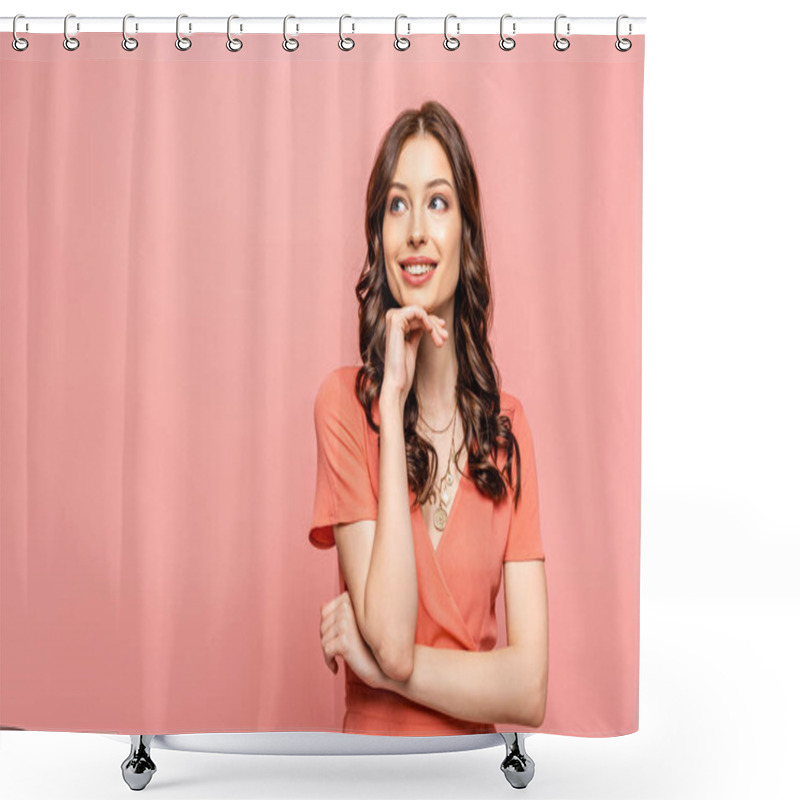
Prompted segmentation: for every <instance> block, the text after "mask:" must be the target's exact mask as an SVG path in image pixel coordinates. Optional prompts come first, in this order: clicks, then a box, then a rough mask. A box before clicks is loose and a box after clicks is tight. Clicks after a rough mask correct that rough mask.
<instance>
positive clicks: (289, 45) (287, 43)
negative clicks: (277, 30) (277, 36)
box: [283, 14, 300, 53]
mask: <svg viewBox="0 0 800 800" xmlns="http://www.w3.org/2000/svg"><path fill="white" fill-rule="evenodd" d="M290 19H297V17H295V16H293V15H292V14H287V15H286V16H285V17H284V18H283V49H284V50H287V51H288V52H290V53H293V52H294V51H295V50H297V48H298V47H300V42H299V41H297V39H293V38H292V37H291V36H287V35H286V22H287V21H288V20H290ZM298 30H299V29H298Z"/></svg>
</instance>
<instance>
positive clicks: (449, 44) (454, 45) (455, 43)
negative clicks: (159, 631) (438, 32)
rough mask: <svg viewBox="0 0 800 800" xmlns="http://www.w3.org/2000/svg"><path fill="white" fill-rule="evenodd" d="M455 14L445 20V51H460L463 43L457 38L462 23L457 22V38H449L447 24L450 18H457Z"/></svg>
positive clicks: (449, 15)
mask: <svg viewBox="0 0 800 800" xmlns="http://www.w3.org/2000/svg"><path fill="white" fill-rule="evenodd" d="M455 16H456V15H455V14H448V15H447V16H446V17H445V18H444V42H443V44H444V49H445V50H458V48H459V46H460V45H461V42H460V41H459V40H458V39H457V38H456V37H457V36H458V34H459V33H460V32H461V23H460V22H456V36H448V35H447V22H448V20H449V19H450V17H455Z"/></svg>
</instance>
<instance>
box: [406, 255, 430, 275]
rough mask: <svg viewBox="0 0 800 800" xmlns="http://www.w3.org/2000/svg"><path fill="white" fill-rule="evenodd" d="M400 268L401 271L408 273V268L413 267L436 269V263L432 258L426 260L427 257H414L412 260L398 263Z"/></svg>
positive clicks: (407, 259) (408, 259)
mask: <svg viewBox="0 0 800 800" xmlns="http://www.w3.org/2000/svg"><path fill="white" fill-rule="evenodd" d="M400 266H401V268H402V269H403V270H405V271H406V272H408V267H413V266H422V267H427V266H430V267H433V269H436V266H437V262H436V261H434V260H433V259H432V258H428V257H427V256H414V257H413V258H405V259H403V260H402V261H401V262H400Z"/></svg>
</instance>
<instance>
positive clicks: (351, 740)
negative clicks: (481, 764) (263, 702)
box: [101, 732, 535, 790]
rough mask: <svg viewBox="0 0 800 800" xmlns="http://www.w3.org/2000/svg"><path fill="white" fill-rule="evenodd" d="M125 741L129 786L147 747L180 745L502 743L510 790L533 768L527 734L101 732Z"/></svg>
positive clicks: (351, 747) (224, 749) (256, 750)
mask: <svg viewBox="0 0 800 800" xmlns="http://www.w3.org/2000/svg"><path fill="white" fill-rule="evenodd" d="M101 735H102V736H105V737H106V738H109V739H115V740H117V741H120V742H125V743H126V744H130V753H129V754H128V756H127V758H126V759H125V760H124V761H123V762H122V764H121V768H122V777H123V779H124V780H125V783H127V784H128V786H130V787H131V789H134V790H141V789H144V787H145V786H147V784H148V783H150V779H151V778H152V777H153V775H154V774H155V772H156V765H155V762H154V761H153V758H152V753H151V749H161V750H184V751H191V752H197V753H238V754H242V755H286V756H291V755H320V756H321V755H387V754H411V753H452V752H456V751H459V750H482V749H484V748H486V747H497V746H498V745H500V744H505V746H506V755H505V758H504V759H503V761H502V763H501V765H500V768H501V770H502V771H503V774H504V775H505V776H506V780H507V781H508V782H509V783H510V784H511V785H512V786H513V787H514V788H516V789H524V788H525V787H526V786H527V785H528V784H529V783H530V782H531V780H532V778H533V775H534V770H535V765H534V763H533V759H532V758H531V757H530V756H529V755H528V754H527V753H526V752H525V738H526V737H528V736H530V735H531V734H529V733H490V734H473V735H469V736H368V735H362V734H353V733H326V732H278V733H179V734H166V735H155V736H123V735H118V734H111V733H104V734H101Z"/></svg>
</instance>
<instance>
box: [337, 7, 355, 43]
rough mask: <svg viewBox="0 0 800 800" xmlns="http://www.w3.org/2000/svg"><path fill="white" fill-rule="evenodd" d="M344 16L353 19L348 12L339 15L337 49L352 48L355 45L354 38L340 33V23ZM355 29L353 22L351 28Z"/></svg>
mask: <svg viewBox="0 0 800 800" xmlns="http://www.w3.org/2000/svg"><path fill="white" fill-rule="evenodd" d="M345 18H347V19H353V18H352V17H351V16H350V15H349V14H342V16H341V17H339V49H340V50H352V49H353V48H354V47H355V46H356V43H355V40H354V39H351V38H350V37H349V36H344V35H343V34H342V23H343V22H344V20H345ZM355 29H356V24H355V22H354V23H353V30H354V31H355Z"/></svg>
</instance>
